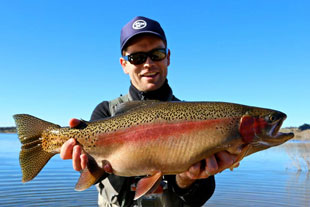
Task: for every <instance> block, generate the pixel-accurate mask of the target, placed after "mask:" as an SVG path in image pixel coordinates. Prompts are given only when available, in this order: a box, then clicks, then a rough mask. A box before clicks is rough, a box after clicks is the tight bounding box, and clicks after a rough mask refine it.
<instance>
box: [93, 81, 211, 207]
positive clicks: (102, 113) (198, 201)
mask: <svg viewBox="0 0 310 207" xmlns="http://www.w3.org/2000/svg"><path fill="white" fill-rule="evenodd" d="M129 96H130V97H131V99H132V100H159V101H168V100H172V101H179V99H177V98H176V97H174V96H173V94H172V90H171V88H170V86H169V85H168V81H166V82H165V83H164V85H163V86H162V87H161V88H159V89H158V90H156V91H151V92H141V91H139V90H137V89H136V88H135V87H134V86H133V85H132V84H131V86H130V88H129ZM109 103H110V102H109V101H103V102H101V103H100V104H98V106H97V107H96V108H95V110H94V111H93V113H92V116H91V121H95V120H99V119H102V118H106V117H110V116H111V112H110V109H109ZM108 179H109V181H110V183H111V184H112V186H113V187H114V189H115V190H116V191H117V192H119V193H120V195H123V194H126V196H123V198H119V199H125V197H127V199H128V197H129V199H128V200H130V201H131V202H132V200H133V197H134V192H129V191H130V184H131V183H130V182H131V180H132V179H133V178H125V177H119V176H116V175H109V177H108ZM165 179H166V180H167V181H168V189H169V191H171V192H170V194H169V196H174V197H175V198H174V200H176V201H177V202H176V203H175V204H177V203H179V204H178V205H173V206H202V205H203V204H204V203H205V202H206V201H207V200H208V199H209V198H210V197H211V196H212V194H213V192H214V189H215V180H214V176H210V177H209V178H207V179H201V180H197V181H195V183H193V184H192V185H191V186H190V187H189V188H186V189H181V188H179V187H178V186H177V184H176V181H175V175H169V176H165ZM129 203H130V202H129ZM131 204H132V203H131ZM131 204H128V206H130V205H131Z"/></svg>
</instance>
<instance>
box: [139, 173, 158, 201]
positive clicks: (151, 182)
mask: <svg viewBox="0 0 310 207" xmlns="http://www.w3.org/2000/svg"><path fill="white" fill-rule="evenodd" d="M162 176H163V174H162V172H156V173H155V174H153V175H152V176H148V177H145V178H142V179H141V180H140V181H139V182H138V184H137V188H136V194H135V198H134V200H137V199H138V198H140V197H142V196H143V195H145V194H149V193H153V192H154V191H155V190H156V189H157V187H158V186H159V184H160V182H161V180H162Z"/></svg>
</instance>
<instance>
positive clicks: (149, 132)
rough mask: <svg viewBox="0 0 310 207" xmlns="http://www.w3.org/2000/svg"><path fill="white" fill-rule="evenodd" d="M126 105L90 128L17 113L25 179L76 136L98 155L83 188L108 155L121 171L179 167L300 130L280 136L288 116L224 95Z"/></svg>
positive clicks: (140, 172)
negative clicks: (234, 101) (215, 99)
mask: <svg viewBox="0 0 310 207" xmlns="http://www.w3.org/2000/svg"><path fill="white" fill-rule="evenodd" d="M123 106H124V108H122V109H120V111H123V113H120V114H118V115H116V116H115V117H111V118H107V119H104V120H99V121H95V122H90V123H87V127H86V128H84V129H71V128H68V127H64V128H61V127H60V126H59V125H55V124H53V123H50V122H46V121H43V120H41V119H38V118H36V117H33V116H30V115H25V114H19V115H15V116H14V119H15V121H16V125H17V129H18V134H19V139H20V141H21V143H22V149H21V152H20V165H21V168H22V172H23V182H27V181H29V180H31V179H33V178H34V177H35V176H36V175H37V174H38V173H39V172H40V170H41V169H42V168H43V167H44V165H45V164H46V162H48V160H49V159H50V158H51V157H52V156H53V155H55V154H57V153H59V152H60V148H61V146H62V144H63V143H64V142H65V141H67V140H68V139H70V138H75V139H76V140H77V142H78V143H79V144H80V145H81V146H82V147H83V150H84V152H85V153H87V154H88V156H89V157H90V160H92V161H91V162H90V164H89V165H88V168H87V169H86V170H85V171H84V172H83V173H82V174H81V177H80V180H79V182H78V184H77V186H76V188H77V189H80V190H83V189H85V188H88V187H89V186H91V185H92V184H93V183H94V182H96V180H97V179H98V178H99V177H101V176H102V174H104V170H103V169H102V168H103V163H105V162H109V163H110V164H111V165H112V168H113V173H114V174H116V175H120V176H138V175H155V174H157V175H158V172H160V173H161V174H177V173H180V172H184V171H186V170H187V169H188V168H189V167H190V166H191V165H192V164H194V163H196V162H198V161H200V160H201V159H204V158H206V157H208V156H210V155H212V154H214V153H216V152H219V151H222V150H227V151H229V152H231V153H234V154H238V153H240V146H244V145H247V144H254V143H258V142H262V141H265V142H266V143H270V142H277V144H281V143H283V142H285V141H287V140H288V139H291V138H292V137H293V136H294V135H293V134H292V133H288V134H281V135H280V136H276V135H277V133H278V130H279V128H280V127H281V124H282V122H283V121H284V119H285V118H286V115H285V114H284V113H282V112H279V111H275V110H270V109H264V108H258V107H250V106H245V105H239V104H232V103H223V102H157V101H154V102H153V101H143V102H140V101H139V102H129V103H127V104H124V105H123ZM274 140H276V141H274ZM271 146H272V145H270V146H268V147H271ZM268 147H267V148H268ZM263 149H265V148H257V149H256V151H259V150H263ZM256 151H255V150H252V153H254V152H256ZM248 154H250V153H248ZM241 159H242V158H241ZM156 177H160V176H156ZM86 183H87V184H86ZM144 193H146V192H144V191H143V192H142V194H144Z"/></svg>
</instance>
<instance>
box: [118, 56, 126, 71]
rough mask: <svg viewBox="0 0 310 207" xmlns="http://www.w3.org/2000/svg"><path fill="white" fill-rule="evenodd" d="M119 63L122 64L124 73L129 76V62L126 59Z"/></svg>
mask: <svg viewBox="0 0 310 207" xmlns="http://www.w3.org/2000/svg"><path fill="white" fill-rule="evenodd" d="M119 62H120V63H121V66H122V68H123V71H124V73H125V74H128V70H127V61H126V60H125V59H124V58H122V57H121V58H120V59H119Z"/></svg>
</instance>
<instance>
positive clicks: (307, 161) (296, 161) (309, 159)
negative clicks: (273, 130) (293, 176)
mask: <svg viewBox="0 0 310 207" xmlns="http://www.w3.org/2000/svg"><path fill="white" fill-rule="evenodd" d="M285 150H286V152H287V154H288V155H289V156H290V158H291V159H292V165H294V166H295V167H296V168H297V170H299V171H303V170H306V171H307V170H308V171H310V142H306V141H300V142H298V141H295V142H290V143H287V144H286V145H285Z"/></svg>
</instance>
